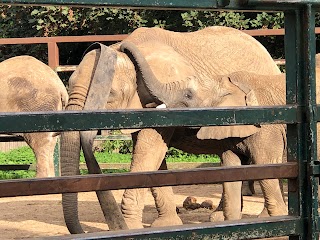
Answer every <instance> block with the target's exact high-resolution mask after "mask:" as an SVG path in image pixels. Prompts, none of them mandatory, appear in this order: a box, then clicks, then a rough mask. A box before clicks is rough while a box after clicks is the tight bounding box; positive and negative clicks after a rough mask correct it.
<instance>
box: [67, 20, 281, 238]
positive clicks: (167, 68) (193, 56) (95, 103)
mask: <svg viewBox="0 0 320 240" xmlns="http://www.w3.org/2000/svg"><path fill="white" fill-rule="evenodd" d="M126 41H127V42H130V43H132V44H135V45H137V46H138V47H139V50H140V51H141V52H142V54H143V56H144V57H145V58H146V60H147V65H148V66H149V67H150V68H151V70H152V71H153V72H154V74H155V75H156V76H157V77H158V79H160V82H161V84H165V83H169V84H168V89H170V88H171V87H174V86H175V85H176V81H177V80H179V79H189V78H190V80H192V79H194V80H196V79H202V80H204V81H205V79H213V80H215V79H214V78H213V77H214V76H216V75H222V74H229V73H231V72H235V71H241V70H245V71H254V72H256V73H259V74H269V75H276V74H280V71H279V68H278V67H277V65H276V64H275V63H274V61H273V59H272V58H271V56H270V54H269V53H268V52H267V50H266V49H265V48H264V47H263V46H262V45H261V44H260V43H259V42H258V41H257V40H255V39H254V38H252V37H251V36H249V35H247V34H245V33H243V32H241V31H239V30H236V29H233V28H228V27H220V26H215V27H209V28H206V29H203V30H200V31H196V32H191V33H178V32H171V31H166V30H163V29H159V28H139V29H137V30H135V31H134V32H132V33H131V34H130V35H129V37H128V38H127V39H126ZM120 45H121V43H120V44H116V45H113V46H110V47H105V46H104V47H103V46H101V45H100V46H99V49H95V50H92V51H88V53H87V54H86V55H85V56H84V58H83V60H82V61H81V63H80V64H79V66H78V68H77V69H76V71H75V72H74V73H73V75H72V76H71V78H70V80H69V94H70V96H69V97H70V100H69V102H68V105H67V110H92V109H124V108H126V109H134V108H135V109H141V108H147V107H155V106H157V105H159V104H161V103H162V102H165V101H164V100H165V99H167V98H168V99H170V98H171V96H170V95H168V96H160V95H159V96H158V92H153V91H150V88H148V85H147V84H146V83H147V82H146V81H144V79H145V78H146V77H147V75H145V74H146V71H140V69H142V68H144V66H143V64H140V62H139V61H136V59H135V58H132V56H131V55H132V54H127V52H122V51H121V49H120ZM122 49H123V50H124V48H122ZM244 53H245V54H244ZM145 69H147V68H145ZM170 82H171V84H170ZM216 83H217V84H218V83H219V82H218V81H216ZM178 84H180V83H178ZM161 86H162V85H159V87H161ZM195 87H198V88H199V90H200V91H202V90H201V88H200V86H195ZM203 87H205V85H204V86H203ZM216 90H218V86H217V88H216ZM159 91H160V89H159ZM202 92H204V93H205V91H202ZM189 93H190V94H192V92H191V91H190V92H189V91H186V94H185V95H186V96H189ZM170 94H171V93H170ZM199 94H201V92H199ZM203 104H206V103H203ZM181 106H187V105H184V102H182V103H181ZM248 129H249V130H250V131H249V133H250V132H251V133H254V132H256V131H258V130H257V129H258V128H257V127H256V126H251V127H248ZM181 131H182V130H181V129H180V128H157V129H142V130H140V131H138V132H135V133H133V136H132V137H133V141H134V152H133V156H132V163H131V171H133V172H138V171H155V170H158V169H159V168H161V163H162V162H163V159H164V156H165V154H166V151H167V149H168V147H169V146H170V145H171V144H172V143H174V142H176V140H177V139H179V138H181V139H183V136H184V135H183V134H180V133H181ZM188 131H189V130H188ZM93 137H94V133H92V134H91V133H88V132H87V131H86V132H81V133H80V134H79V132H64V133H62V135H61V172H62V175H75V174H78V173H79V154H80V141H81V146H82V148H83V150H84V155H85V156H86V162H87V164H88V169H89V172H90V173H98V172H100V170H99V169H98V168H97V163H96V162H95V161H94V160H93V157H92V152H91V153H90V151H92V149H90V148H91V145H90V142H92V139H93ZM281 137H282V136H281ZM208 149H210V148H207V149H206V151H207V150H208ZM192 150H193V151H197V149H196V148H195V149H192ZM212 152H213V151H212ZM214 153H216V152H214ZM145 193H146V189H128V190H126V191H125V193H124V195H123V200H122V204H121V210H122V214H123V216H124V220H125V223H126V224H127V226H128V228H143V224H142V212H143V207H144V195H145ZM97 194H98V196H99V201H100V203H102V204H101V206H102V208H103V209H104V214H105V217H106V218H108V216H109V218H108V220H107V222H108V225H109V229H111V230H116V229H121V228H125V224H123V219H121V216H122V215H121V213H119V212H117V211H118V206H117V204H116V203H115V201H114V198H112V196H111V194H110V193H108V192H106V191H99V192H97ZM152 194H153V196H154V197H155V202H156V208H157V210H158V216H159V217H158V218H157V219H156V221H154V223H153V224H152V226H165V225H166V226H172V225H177V224H182V221H181V219H180V218H179V216H178V215H177V213H176V206H175V205H174V204H172V203H173V202H174V195H173V191H172V188H171V187H162V188H152ZM163 196H165V197H163ZM62 199H63V201H62V204H63V210H64V217H65V221H66V224H67V226H68V229H69V231H70V232H71V233H81V232H83V229H82V227H81V225H80V222H79V218H78V211H77V210H78V209H77V196H76V194H63V198H62ZM111 205H113V207H111ZM280 207H281V206H280ZM276 209H278V208H276ZM110 211H111V213H110ZM230 211H233V209H232V208H230ZM272 214H274V215H275V214H276V211H274V212H272ZM115 218H117V219H116V220H115Z"/></svg>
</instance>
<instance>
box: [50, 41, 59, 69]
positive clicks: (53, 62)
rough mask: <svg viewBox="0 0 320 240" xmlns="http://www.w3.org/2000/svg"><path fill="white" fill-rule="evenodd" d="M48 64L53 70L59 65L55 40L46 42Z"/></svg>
mask: <svg viewBox="0 0 320 240" xmlns="http://www.w3.org/2000/svg"><path fill="white" fill-rule="evenodd" d="M48 65H49V67H51V68H52V69H53V70H55V69H56V68H57V67H58V66H59V48H58V44H57V43H56V42H48Z"/></svg>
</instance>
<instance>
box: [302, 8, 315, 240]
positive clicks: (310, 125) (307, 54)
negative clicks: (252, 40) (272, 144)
mask: <svg viewBox="0 0 320 240" xmlns="http://www.w3.org/2000/svg"><path fill="white" fill-rule="evenodd" d="M301 22H302V29H303V32H302V39H303V40H304V41H303V50H304V51H303V62H304V64H303V63H302V67H303V75H302V77H303V79H301V81H302V82H303V83H304V84H305V89H304V90H305V98H306V99H305V100H306V128H307V129H306V130H307V132H306V133H307V136H306V144H307V146H306V147H307V149H306V151H307V152H306V156H307V158H306V159H307V192H306V196H305V197H306V199H305V204H306V205H305V211H306V215H307V216H308V226H309V227H308V228H309V229H308V231H309V232H308V235H307V236H308V239H317V240H318V239H319V232H318V220H319V219H318V215H319V214H318V179H317V178H316V177H315V176H314V175H313V166H314V162H315V161H317V117H316V81H315V54H316V50H315V49H316V41H315V39H316V36H315V30H314V29H315V11H314V10H313V9H312V5H311V4H308V5H306V6H304V7H303V13H302V19H301Z"/></svg>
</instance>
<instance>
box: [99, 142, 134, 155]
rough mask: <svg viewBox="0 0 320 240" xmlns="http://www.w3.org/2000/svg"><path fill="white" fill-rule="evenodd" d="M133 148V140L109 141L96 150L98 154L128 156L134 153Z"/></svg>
mask: <svg viewBox="0 0 320 240" xmlns="http://www.w3.org/2000/svg"><path fill="white" fill-rule="evenodd" d="M132 148H133V146H132V141H131V140H107V141H104V142H103V144H102V145H101V146H100V147H99V148H97V149H95V150H96V151H97V152H106V153H122V154H127V153H132Z"/></svg>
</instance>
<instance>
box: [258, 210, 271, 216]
mask: <svg viewBox="0 0 320 240" xmlns="http://www.w3.org/2000/svg"><path fill="white" fill-rule="evenodd" d="M269 216H270V215H269V213H268V210H267V208H266V207H264V208H263V210H262V212H261V213H260V214H259V215H258V218H263V217H269Z"/></svg>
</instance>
